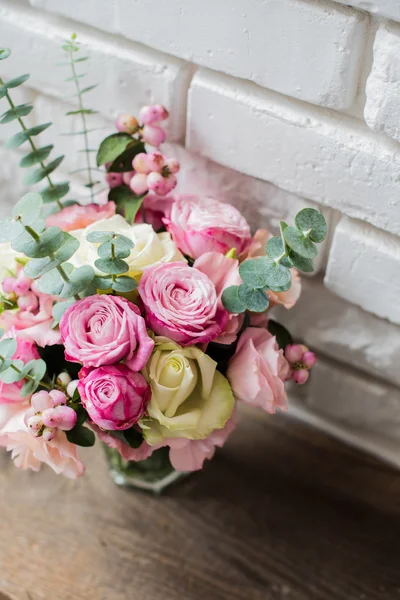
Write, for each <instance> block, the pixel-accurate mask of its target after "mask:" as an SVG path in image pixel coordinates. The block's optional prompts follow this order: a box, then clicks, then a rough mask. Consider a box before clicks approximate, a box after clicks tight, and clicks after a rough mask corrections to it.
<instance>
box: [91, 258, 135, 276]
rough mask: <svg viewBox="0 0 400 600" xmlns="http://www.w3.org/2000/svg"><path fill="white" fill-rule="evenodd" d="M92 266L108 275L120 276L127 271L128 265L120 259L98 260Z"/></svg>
mask: <svg viewBox="0 0 400 600" xmlns="http://www.w3.org/2000/svg"><path fill="white" fill-rule="evenodd" d="M94 264H95V267H96V268H97V269H99V270H100V271H103V273H107V274H110V275H120V274H122V273H126V272H127V271H129V265H128V263H127V262H125V261H124V260H122V259H121V258H98V259H97V260H95V262H94Z"/></svg>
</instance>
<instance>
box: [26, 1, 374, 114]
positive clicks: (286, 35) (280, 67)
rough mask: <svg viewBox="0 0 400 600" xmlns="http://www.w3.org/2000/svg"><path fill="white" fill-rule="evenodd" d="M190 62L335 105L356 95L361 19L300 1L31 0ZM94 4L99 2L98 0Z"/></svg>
mask: <svg viewBox="0 0 400 600" xmlns="http://www.w3.org/2000/svg"><path fill="white" fill-rule="evenodd" d="M33 4H35V5H36V6H40V7H43V8H45V9H47V10H50V11H51V10H52V11H55V12H58V13H60V14H63V15H68V16H70V17H72V18H73V19H76V20H78V21H79V20H82V21H85V22H86V23H89V24H91V25H95V26H97V27H101V28H102V29H105V30H106V31H112V32H116V33H120V34H122V35H123V36H126V37H127V38H128V39H131V40H135V41H138V42H142V43H143V44H146V45H147V46H150V47H152V48H157V49H158V50H162V51H163V52H167V53H168V54H173V55H175V56H178V57H180V58H184V59H186V60H188V61H192V62H194V63H196V64H200V65H203V66H206V67H209V68H211V69H214V70H217V71H222V72H224V73H229V74H230V75H234V76H236V77H241V78H244V79H249V80H251V81H254V82H255V83H257V84H259V85H262V86H264V87H267V88H270V89H273V90H276V91H278V92H281V93H283V94H288V95H290V96H294V97H296V98H300V99H302V100H307V101H308V102H312V103H315V104H321V105H323V106H331V107H335V108H345V107H349V106H350V105H351V104H352V102H353V100H354V98H355V95H356V91H357V81H358V70H359V65H360V59H361V55H362V51H363V48H364V37H365V33H366V29H367V24H368V19H367V18H366V16H365V15H364V14H363V13H359V12H356V11H354V10H352V9H348V8H343V7H339V6H337V5H334V4H331V3H328V2H309V1H306V0H264V1H263V2H259V1H258V0H219V1H218V2H215V1H214V0H202V1H201V2H197V1H196V0H189V1H188V2H186V3H184V2H182V0H146V1H141V2H132V1H131V0H117V1H116V2H115V5H114V6H113V4H112V3H110V4H109V5H108V3H102V5H103V4H104V6H105V10H104V14H102V13H103V11H99V10H98V9H97V8H96V7H95V4H96V2H95V0H89V1H85V2H82V1H80V0H75V1H71V0H68V1H67V0H61V1H60V0H34V2H33ZM97 4H98V2H97Z"/></svg>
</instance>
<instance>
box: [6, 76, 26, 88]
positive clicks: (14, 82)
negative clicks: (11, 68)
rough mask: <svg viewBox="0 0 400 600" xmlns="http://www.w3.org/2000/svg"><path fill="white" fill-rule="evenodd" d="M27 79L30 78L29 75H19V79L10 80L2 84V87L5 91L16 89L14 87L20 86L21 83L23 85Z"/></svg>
mask: <svg viewBox="0 0 400 600" xmlns="http://www.w3.org/2000/svg"><path fill="white" fill-rule="evenodd" d="M29 77H30V75H20V76H19V77H15V78H14V79H10V81H6V82H5V83H4V87H6V88H7V89H10V88H16V87H18V86H20V85H22V84H23V83H25V81H26V80H27V79H29Z"/></svg>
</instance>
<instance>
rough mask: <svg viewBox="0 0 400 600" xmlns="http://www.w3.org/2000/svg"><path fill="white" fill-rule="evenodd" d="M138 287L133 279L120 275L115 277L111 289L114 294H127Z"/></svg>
mask: <svg viewBox="0 0 400 600" xmlns="http://www.w3.org/2000/svg"><path fill="white" fill-rule="evenodd" d="M137 286H138V283H137V281H136V280H135V279H133V277H128V276H127V275H121V276H120V277H117V278H116V279H115V281H114V282H113V284H112V289H113V290H114V291H115V292H121V293H127V292H132V291H133V290H135V289H136V288H137Z"/></svg>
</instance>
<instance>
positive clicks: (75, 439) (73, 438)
mask: <svg viewBox="0 0 400 600" xmlns="http://www.w3.org/2000/svg"><path fill="white" fill-rule="evenodd" d="M65 433H66V436H67V440H68V441H69V442H71V444H76V445H77V446H83V447H85V448H88V447H90V446H94V443H95V441H96V436H95V435H94V433H93V431H92V430H91V429H88V428H87V427H82V426H79V425H78V426H77V425H75V427H74V428H73V429H71V430H70V431H66V432H65Z"/></svg>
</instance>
